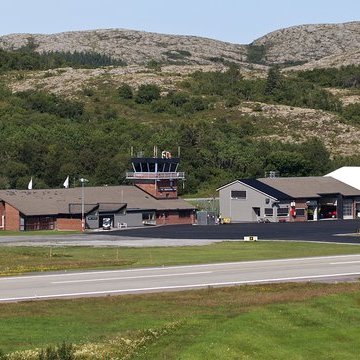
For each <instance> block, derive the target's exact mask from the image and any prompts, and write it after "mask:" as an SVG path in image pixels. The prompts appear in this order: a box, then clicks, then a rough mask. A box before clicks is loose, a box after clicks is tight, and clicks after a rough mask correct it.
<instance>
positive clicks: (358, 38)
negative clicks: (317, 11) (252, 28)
mask: <svg viewBox="0 0 360 360" xmlns="http://www.w3.org/2000/svg"><path fill="white" fill-rule="evenodd" d="M251 45H252V46H262V47H264V59H263V60H264V62H265V63H267V64H280V63H298V62H308V61H313V60H319V59H321V58H323V57H327V56H331V55H341V54H343V53H351V52H355V51H357V50H359V48H360V22H359V21H355V22H349V23H344V24H319V25H301V26H293V27H289V28H286V29H281V30H277V31H274V32H271V33H269V34H267V35H265V36H263V37H261V38H259V39H257V40H255V41H254V42H253V43H252V44H251Z"/></svg>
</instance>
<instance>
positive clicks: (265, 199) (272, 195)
mask: <svg viewBox="0 0 360 360" xmlns="http://www.w3.org/2000/svg"><path fill="white" fill-rule="evenodd" d="M217 190H218V191H219V199H220V213H221V216H222V217H224V218H230V219H231V221H232V222H256V221H257V222H279V221H280V222H288V221H311V220H312V221H316V220H322V219H354V218H358V217H360V190H359V189H356V188H354V187H352V186H350V185H347V184H345V183H343V182H341V181H339V180H337V179H334V178H332V177H283V178H282V177H271V178H270V177H269V178H260V179H240V180H235V181H233V182H231V183H229V184H226V185H224V186H222V187H220V188H219V189H217Z"/></svg>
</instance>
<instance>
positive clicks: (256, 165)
mask: <svg viewBox="0 0 360 360" xmlns="http://www.w3.org/2000/svg"><path fill="white" fill-rule="evenodd" d="M19 53H21V51H20V52H19ZM24 53H26V51H24ZM27 55H28V56H29V58H30V59H32V61H35V60H36V59H37V57H38V56H40V57H41V56H43V55H38V54H36V53H34V52H33V51H28V52H27ZM184 55H187V54H184ZM44 56H45V55H44ZM30 63H31V61H30ZM15 68H16V67H15ZM344 71H345V70H344ZM349 71H350V70H349ZM351 71H352V70H351ZM12 74H14V72H12ZM3 79H6V77H3ZM162 91H163V89H161V88H160V87H159V86H158V85H155V84H147V85H140V86H139V87H138V88H137V89H136V88H132V87H131V86H130V85H129V84H122V85H121V86H120V87H118V88H116V87H115V86H114V85H111V82H109V83H108V84H103V85H101V86H97V87H91V88H90V87H87V88H84V89H83V92H81V93H78V94H77V95H76V97H72V98H64V97H62V96H60V95H52V94H49V93H45V92H42V91H35V90H32V91H26V92H22V93H21V92H19V93H11V92H10V91H9V90H7V88H6V86H5V84H4V85H0V130H1V132H0V151H1V154H2V156H1V157H0V188H1V189H6V188H26V185H27V184H28V182H29V178H30V176H32V177H33V179H34V187H35V188H41V187H59V186H61V184H62V183H63V181H64V179H65V178H66V177H67V176H68V175H70V178H71V179H72V180H74V179H75V180H76V179H78V178H79V177H81V176H85V177H87V178H88V179H89V180H90V183H91V185H103V184H108V185H116V184H122V183H124V181H125V179H124V176H125V171H126V170H128V169H129V166H130V163H129V160H130V149H131V147H133V148H134V150H135V152H139V151H145V155H148V156H149V155H151V151H152V149H153V147H154V145H157V146H158V147H159V148H160V149H167V150H170V151H173V150H175V149H177V147H178V146H180V148H181V161H182V164H181V169H182V170H184V171H185V172H186V173H187V181H186V183H185V188H184V189H183V190H181V191H182V192H183V193H186V194H198V195H212V194H214V191H215V189H216V188H217V187H219V186H221V185H222V184H224V183H226V182H228V181H231V180H233V179H234V178H243V177H260V176H264V172H265V171H268V170H278V171H279V172H280V173H281V175H282V176H297V175H322V174H324V173H325V172H326V171H328V170H330V169H332V168H333V167H334V166H335V164H336V165H341V164H342V163H344V161H346V159H345V160H344V159H335V161H334V160H330V156H329V153H328V151H327V150H326V148H325V146H324V144H323V143H322V142H321V141H320V140H319V139H309V140H308V141H306V142H304V143H302V144H297V143H282V142H279V141H273V140H267V134H268V131H269V129H270V128H271V126H272V125H271V122H269V121H268V119H267V118H266V117H262V116H261V112H259V113H258V116H256V117H255V116H251V115H247V114H239V113H238V112H236V111H235V110H234V109H236V107H237V106H238V105H239V104H241V102H243V101H248V100H250V101H253V102H264V103H272V104H285V105H289V106H298V107H307V108H315V109H322V110H326V111H331V112H334V113H337V114H339V116H342V117H343V118H344V121H349V122H351V123H353V124H358V123H359V117H358V111H357V110H358V105H357V104H354V105H349V106H347V107H344V108H342V106H341V103H340V101H339V100H338V98H337V97H336V96H334V95H332V94H331V93H330V92H328V91H326V89H324V88H323V87H322V85H321V84H319V80H318V79H317V78H311V79H308V78H306V76H305V75H304V74H301V73H300V74H299V75H296V74H290V75H283V74H282V73H280V71H279V69H278V68H272V69H270V70H269V73H268V76H267V78H265V79H252V80H248V79H245V78H243V77H242V76H241V74H240V72H239V69H238V68H237V66H236V65H234V64H230V65H229V68H228V70H227V71H225V72H195V73H194V74H192V75H190V76H189V77H188V78H187V79H186V80H184V81H183V82H182V83H180V84H179V87H178V89H177V90H172V91H168V92H167V93H165V94H164V93H162ZM255 110H256V109H255ZM260 111H261V109H260ZM352 161H353V163H357V162H358V161H359V159H358V158H357V157H356V156H355V157H354V158H353V160H352ZM71 184H73V181H72V182H71ZM75 184H76V182H75Z"/></svg>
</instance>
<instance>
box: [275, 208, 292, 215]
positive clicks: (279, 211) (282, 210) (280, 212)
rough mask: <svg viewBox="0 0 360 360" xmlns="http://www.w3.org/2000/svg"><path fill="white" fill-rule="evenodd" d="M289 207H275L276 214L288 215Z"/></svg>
mask: <svg viewBox="0 0 360 360" xmlns="http://www.w3.org/2000/svg"><path fill="white" fill-rule="evenodd" d="M288 215H289V209H288V208H278V209H277V216H288Z"/></svg>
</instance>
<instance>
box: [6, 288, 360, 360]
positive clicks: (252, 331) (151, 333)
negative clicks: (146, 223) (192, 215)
mask: <svg viewBox="0 0 360 360" xmlns="http://www.w3.org/2000/svg"><path fill="white" fill-rule="evenodd" d="M359 323H360V283H348V284H316V283H314V284H301V283H293V284H276V285H255V286H237V287H229V288H223V289H205V290H199V291H191V292H173V293H163V294H150V295H137V296H135V295H129V296H114V297H106V298H86V299H74V300H54V301H41V302H24V303H18V304H1V305H0V333H1V336H0V349H3V351H6V352H13V351H17V350H23V349H34V348H36V347H45V346H47V345H49V344H58V343H60V342H62V341H66V342H68V343H73V344H75V349H76V354H78V357H77V358H79V359H110V358H116V359H122V358H126V359H130V358H131V359H142V360H145V359H164V360H165V359H166V360H171V359H225V360H226V359H284V360H285V359H286V360H288V359H358V358H359V353H360V342H359V336H360V328H359ZM27 354H28V355H24V354H23V353H22V354H18V356H17V357H16V356H15V355H13V357H12V359H22V360H23V359H32V357H29V354H34V353H31V352H29V353H27ZM80 354H81V356H80ZM26 356H27V357H26Z"/></svg>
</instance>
